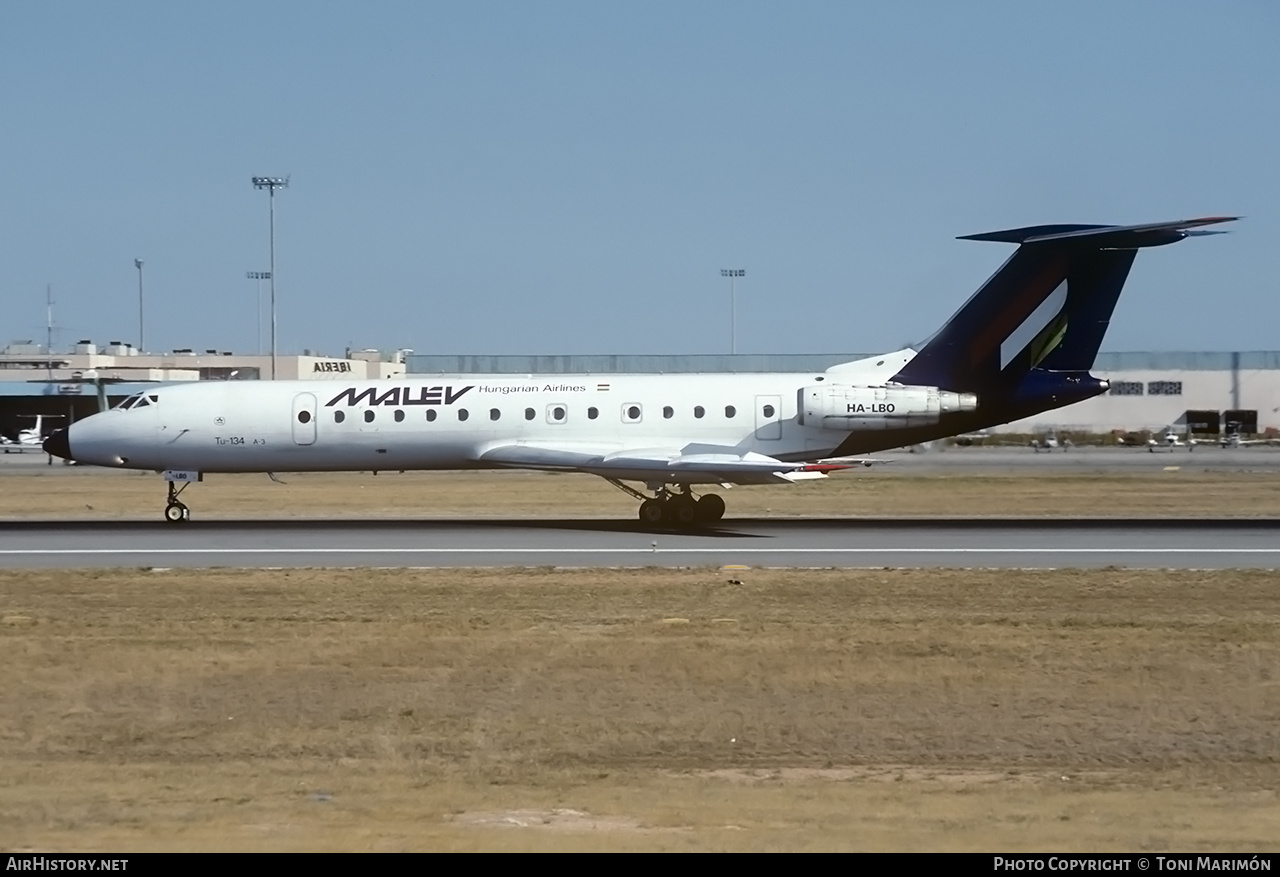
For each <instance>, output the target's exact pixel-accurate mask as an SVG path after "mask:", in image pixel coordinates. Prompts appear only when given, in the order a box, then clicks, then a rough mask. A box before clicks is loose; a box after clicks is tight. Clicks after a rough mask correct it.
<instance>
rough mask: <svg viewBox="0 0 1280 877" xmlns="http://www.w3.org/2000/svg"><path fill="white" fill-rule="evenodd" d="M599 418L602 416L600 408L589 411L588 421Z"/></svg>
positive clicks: (589, 409)
mask: <svg viewBox="0 0 1280 877" xmlns="http://www.w3.org/2000/svg"><path fill="white" fill-rule="evenodd" d="M599 416H600V409H599V408H588V409H587V420H595V419H596V418H597V417H599Z"/></svg>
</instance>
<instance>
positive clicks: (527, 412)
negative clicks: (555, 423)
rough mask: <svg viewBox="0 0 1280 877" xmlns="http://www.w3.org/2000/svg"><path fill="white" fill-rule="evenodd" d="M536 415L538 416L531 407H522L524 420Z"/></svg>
mask: <svg viewBox="0 0 1280 877" xmlns="http://www.w3.org/2000/svg"><path fill="white" fill-rule="evenodd" d="M537 416H538V412H536V411H534V410H533V409H532V408H526V409H524V419H525V420H533V418H535V417H537Z"/></svg>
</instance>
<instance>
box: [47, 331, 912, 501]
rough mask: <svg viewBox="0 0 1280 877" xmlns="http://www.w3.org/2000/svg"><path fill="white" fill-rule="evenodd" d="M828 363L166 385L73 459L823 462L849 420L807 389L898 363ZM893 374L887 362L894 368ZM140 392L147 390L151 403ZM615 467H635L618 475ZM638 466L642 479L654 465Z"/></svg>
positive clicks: (83, 441) (239, 464)
mask: <svg viewBox="0 0 1280 877" xmlns="http://www.w3.org/2000/svg"><path fill="white" fill-rule="evenodd" d="M878 360H879V362H877V361H872V360H867V361H864V362H865V363H866V369H865V371H859V370H858V369H856V368H853V369H852V370H851V367H852V366H853V365H854V364H850V365H848V366H843V367H841V368H842V369H844V371H843V373H841V374H839V376H838V377H836V376H835V375H833V374H830V373H828V374H818V375H814V374H750V375H697V374H692V375H589V376H583V375H574V376H545V375H532V376H510V375H501V376H478V375H455V376H448V377H429V378H413V379H407V380H405V379H401V380H391V381H364V382H352V383H346V382H338V381H333V382H329V381H326V382H316V381H263V382H216V383H215V382H202V383H198V384H197V383H193V384H181V385H166V386H162V387H158V388H156V389H155V390H154V391H150V392H148V393H146V394H144V395H143V396H142V397H140V398H138V400H137V401H136V402H134V403H133V404H131V405H130V407H128V408H124V407H117V408H115V409H112V410H110V411H106V412H103V413H101V414H98V415H95V416H93V417H91V418H87V419H85V420H83V421H80V422H79V423H76V424H75V425H74V426H73V427H72V429H71V432H70V435H71V443H72V448H73V452H74V455H75V459H76V460H77V461H79V462H82V463H92V464H96V465H103V466H116V467H122V468H129V469H156V470H165V469H170V470H171V469H184V470H195V471H200V472H287V471H338V470H379V469H395V470H400V469H464V468H482V467H488V466H490V465H492V464H491V463H487V462H486V461H484V460H483V457H484V455H485V453H486V451H487V450H489V449H490V448H494V447H499V446H505V447H509V446H511V445H513V444H516V445H531V446H539V445H551V446H554V447H555V448H557V449H560V450H562V451H563V450H569V451H571V450H572V449H573V448H575V447H579V446H580V447H581V448H582V449H583V450H584V451H589V452H590V453H592V454H600V453H608V452H611V451H612V452H620V451H636V450H644V449H650V448H673V447H674V448H679V447H687V446H690V445H698V444H705V445H708V446H715V447H717V448H733V449H734V450H735V451H736V452H738V453H744V454H745V453H752V452H754V453H759V454H763V455H766V456H769V457H773V458H777V459H790V460H801V459H815V458H818V457H821V456H823V455H825V454H828V453H830V451H831V450H832V449H833V448H835V447H836V446H837V445H838V444H839V443H840V440H841V439H842V438H843V436H844V434H845V431H839V430H833V429H831V428H823V427H822V426H821V425H820V424H809V425H806V424H803V423H802V422H801V421H802V420H803V417H801V416H799V413H800V406H801V405H802V404H803V400H802V399H801V394H802V391H803V389H804V388H805V387H806V386H812V385H815V384H820V383H821V382H824V381H835V380H838V381H839V383H840V384H847V383H853V382H857V383H872V382H881V383H882V382H883V381H884V380H885V373H886V372H890V369H893V368H896V367H897V365H898V364H900V362H901V360H900V359H899V360H898V362H897V363H896V364H895V363H890V362H884V358H883V357H880V358H878ZM890 373H891V372H890ZM144 400H145V401H144ZM618 477H624V478H625V477H627V475H626V474H625V473H618ZM636 477H638V478H641V477H646V476H645V474H640V475H637V476H636Z"/></svg>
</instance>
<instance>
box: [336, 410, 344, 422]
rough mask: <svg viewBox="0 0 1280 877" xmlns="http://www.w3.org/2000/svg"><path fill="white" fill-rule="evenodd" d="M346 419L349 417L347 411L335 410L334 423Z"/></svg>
mask: <svg viewBox="0 0 1280 877" xmlns="http://www.w3.org/2000/svg"><path fill="white" fill-rule="evenodd" d="M346 419H347V415H346V413H345V412H342V411H335V412H333V422H334V423H341V422H342V421H344V420H346Z"/></svg>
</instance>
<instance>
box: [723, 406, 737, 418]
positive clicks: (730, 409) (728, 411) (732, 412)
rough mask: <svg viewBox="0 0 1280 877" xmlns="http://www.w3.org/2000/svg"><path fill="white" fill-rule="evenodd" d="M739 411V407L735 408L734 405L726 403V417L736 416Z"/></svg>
mask: <svg viewBox="0 0 1280 877" xmlns="http://www.w3.org/2000/svg"><path fill="white" fill-rule="evenodd" d="M737 413H738V409H737V408H734V407H733V406H732V405H726V406H724V416H725V417H734V416H736V415H737Z"/></svg>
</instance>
